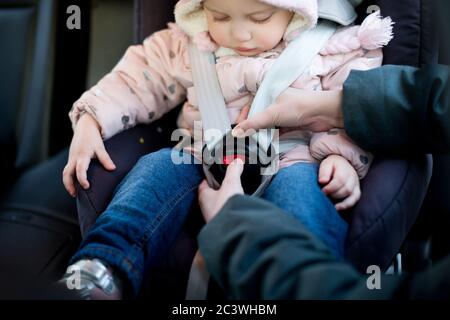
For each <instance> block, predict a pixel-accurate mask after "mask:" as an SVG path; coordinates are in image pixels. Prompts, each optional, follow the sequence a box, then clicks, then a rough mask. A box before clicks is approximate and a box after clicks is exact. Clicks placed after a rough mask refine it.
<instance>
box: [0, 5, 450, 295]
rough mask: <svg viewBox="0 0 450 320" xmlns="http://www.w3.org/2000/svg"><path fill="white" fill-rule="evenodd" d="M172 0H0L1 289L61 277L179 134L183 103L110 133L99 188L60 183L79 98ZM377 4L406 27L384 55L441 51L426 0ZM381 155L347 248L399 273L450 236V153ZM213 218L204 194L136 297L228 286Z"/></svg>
mask: <svg viewBox="0 0 450 320" xmlns="http://www.w3.org/2000/svg"><path fill="white" fill-rule="evenodd" d="M176 2H177V1H176V0H170V1H168V0H134V1H132V0H126V1H123V0H92V1H68V0H58V1H56V0H0V43H1V47H2V50H0V115H1V116H0V122H1V126H0V144H1V150H2V151H1V157H0V168H1V170H2V173H3V174H2V177H3V178H2V179H1V182H0V281H1V283H3V284H4V285H3V286H2V289H0V298H1V297H6V298H7V297H19V298H20V297H21V294H24V293H25V292H26V290H27V285H26V284H25V283H24V278H32V279H38V281H43V282H49V283H50V282H54V281H57V280H58V279H59V278H61V276H62V275H63V274H64V272H65V270H66V268H67V265H68V261H69V259H70V257H71V256H72V255H73V254H74V252H75V250H76V249H77V247H78V246H79V244H80V241H81V239H82V238H83V236H84V235H85V234H86V233H87V232H88V230H89V228H90V227H91V226H92V224H93V223H94V222H95V220H96V218H97V217H98V216H99V215H100V214H101V213H102V212H103V211H104V210H105V208H106V206H107V205H108V203H109V201H110V200H111V197H112V195H113V192H114V190H115V188H116V187H117V185H118V184H119V183H120V181H121V180H122V179H123V178H124V177H125V175H126V174H127V173H128V172H129V171H130V169H131V168H132V167H133V165H134V164H135V163H136V162H137V161H138V160H139V158H140V157H142V156H143V155H145V154H148V153H150V152H153V151H157V150H159V149H161V148H163V147H167V146H173V145H174V144H175V142H171V140H170V137H171V133H172V131H173V130H174V129H175V128H176V119H177V116H178V112H179V110H180V109H179V108H176V109H175V110H173V111H171V112H170V113H168V114H167V115H165V116H164V117H163V118H162V119H160V120H158V121H155V122H154V123H152V124H150V125H138V126H136V127H134V128H132V129H130V130H127V131H125V132H122V133H120V134H118V135H116V136H114V137H112V138H111V139H109V140H107V141H105V147H106V149H107V151H108V153H109V154H110V156H111V158H112V159H113V161H114V162H115V164H116V166H117V169H116V170H115V171H113V172H108V171H106V170H105V169H104V168H103V167H102V166H101V165H100V164H99V162H98V161H96V160H95V159H94V160H93V162H92V163H91V166H90V168H89V171H88V177H89V181H90V182H91V187H90V189H88V190H83V189H82V188H81V187H80V186H78V189H77V191H78V197H77V198H76V199H74V198H72V197H71V196H69V195H68V193H67V192H66V191H65V189H64V186H63V183H62V171H63V168H64V166H65V165H66V163H67V158H68V148H69V145H70V141H71V137H72V128H71V124H70V121H69V118H68V112H69V110H70V109H71V107H72V104H73V102H75V100H77V99H78V98H79V97H80V96H81V94H82V93H83V92H84V91H85V90H87V89H88V88H90V87H91V86H93V85H94V84H95V83H96V82H97V81H98V80H99V79H100V78H101V77H102V76H103V75H105V74H106V73H107V72H108V71H109V70H111V69H112V68H113V67H114V65H115V64H116V63H117V62H118V61H119V59H120V58H121V56H122V55H123V53H124V52H125V50H126V48H127V47H128V46H129V45H132V44H140V43H142V41H143V40H144V39H145V38H146V37H148V36H149V35H151V34H152V33H153V32H155V31H158V30H161V29H163V28H165V26H166V24H167V23H168V22H170V21H173V19H174V18H173V7H174V4H175V3H176ZM72 5H76V6H78V8H79V9H80V12H81V26H80V28H79V29H76V28H75V29H69V28H68V27H67V19H68V18H69V16H70V12H69V11H68V8H69V7H70V6H72ZM377 9H380V10H381V13H382V15H383V16H391V17H392V20H393V21H395V25H394V34H395V35H399V36H395V37H394V39H393V40H392V42H391V43H390V44H389V45H388V46H387V47H386V48H384V62H383V63H384V64H395V65H409V66H415V67H420V66H423V65H425V64H431V63H439V62H443V61H442V60H441V58H440V57H441V53H440V52H439V50H438V42H439V39H437V38H436V35H435V33H433V32H432V30H433V28H434V25H433V24H434V23H435V21H434V20H433V12H432V9H431V5H430V2H427V1H420V0H397V1H389V0H366V1H364V2H363V3H362V4H360V5H359V6H358V7H357V12H358V21H362V20H363V19H364V18H365V17H366V16H367V15H368V14H370V13H372V12H373V11H374V10H377ZM400 35H401V36H400ZM375 159H376V160H375V162H374V164H373V166H372V168H371V170H370V172H369V174H368V176H367V177H366V178H365V179H364V180H363V181H362V198H361V200H360V201H359V203H358V204H357V205H356V206H355V207H354V208H352V209H351V210H349V211H348V212H346V213H345V219H346V220H347V222H348V223H349V226H350V229H349V234H348V238H347V244H346V252H347V253H346V258H347V260H348V261H349V262H350V263H351V264H352V265H353V266H354V267H355V268H356V269H357V270H359V271H360V272H361V273H366V270H367V267H368V266H370V265H378V266H380V267H381V269H382V270H383V271H384V272H386V273H397V274H400V273H412V274H413V273H416V272H419V271H422V270H426V269H427V268H429V267H431V266H432V265H433V263H434V262H435V261H437V260H438V259H439V258H441V257H443V256H444V255H446V254H448V248H450V243H448V242H449V239H448V237H446V236H445V235H446V232H447V229H448V227H449V226H450V212H449V211H450V204H449V199H448V196H447V195H446V194H445V191H446V190H447V188H448V181H450V179H449V178H450V166H449V164H450V158H449V157H448V156H443V155H430V154H428V155H425V154H417V153H414V152H411V154H376V157H375ZM203 224H204V221H203V218H202V216H201V214H200V209H199V207H198V206H195V207H194V208H192V210H191V214H190V215H189V217H188V220H187V221H186V223H185V226H184V228H183V230H182V232H181V234H180V235H179V237H178V239H177V240H176V241H175V242H174V243H173V244H172V246H171V248H170V252H169V254H168V255H167V256H166V257H165V259H164V261H161V263H160V264H158V265H157V266H153V267H152V268H151V269H149V270H148V274H147V275H146V277H145V283H144V285H143V287H142V290H141V291H142V292H141V293H140V296H139V298H140V299H148V298H159V299H161V298H168V299H208V300H209V299H225V298H226V293H225V292H223V291H222V290H221V288H220V287H219V286H218V285H217V284H216V283H215V282H214V281H213V280H212V279H210V278H209V276H208V272H207V270H205V267H204V264H203V263H202V257H201V255H200V254H199V253H198V250H197V241H196V236H197V234H198V232H199V230H200V229H201V228H202V226H203ZM155 288H157V290H155ZM11 290H13V291H14V290H16V291H17V293H15V294H14V293H12V291H11Z"/></svg>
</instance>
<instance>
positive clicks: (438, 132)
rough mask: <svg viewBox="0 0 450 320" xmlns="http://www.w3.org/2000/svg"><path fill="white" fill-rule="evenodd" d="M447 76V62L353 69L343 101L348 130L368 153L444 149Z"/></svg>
mask: <svg viewBox="0 0 450 320" xmlns="http://www.w3.org/2000/svg"><path fill="white" fill-rule="evenodd" d="M449 77H450V71H449V68H448V67H447V66H429V67H425V68H422V69H416V68H412V67H404V66H385V67H382V68H378V69H374V70H370V71H353V72H352V73H351V74H350V76H349V78H348V79H347V81H346V82H345V84H344V91H343V101H342V109H343V114H344V123H345V129H346V131H347V133H348V134H349V136H350V137H351V138H352V139H353V140H355V141H356V142H357V143H358V144H359V145H360V146H362V147H363V148H365V149H368V150H373V151H387V152H434V153H435V152H448V151H449V150H450V93H449V91H450V81H449Z"/></svg>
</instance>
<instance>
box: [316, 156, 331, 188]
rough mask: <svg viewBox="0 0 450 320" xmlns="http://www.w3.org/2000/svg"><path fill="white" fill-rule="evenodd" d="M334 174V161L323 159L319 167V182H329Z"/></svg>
mask: <svg viewBox="0 0 450 320" xmlns="http://www.w3.org/2000/svg"><path fill="white" fill-rule="evenodd" d="M332 176H333V163H332V162H331V161H323V162H322V163H321V164H320V169H319V183H320V184H327V183H329V182H330V180H331V177H332Z"/></svg>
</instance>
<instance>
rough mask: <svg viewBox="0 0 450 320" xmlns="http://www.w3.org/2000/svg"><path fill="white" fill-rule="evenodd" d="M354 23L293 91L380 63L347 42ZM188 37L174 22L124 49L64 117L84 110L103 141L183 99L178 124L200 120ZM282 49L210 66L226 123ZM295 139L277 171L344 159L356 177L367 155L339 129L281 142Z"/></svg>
mask: <svg viewBox="0 0 450 320" xmlns="http://www.w3.org/2000/svg"><path fill="white" fill-rule="evenodd" d="M358 29H359V26H355V27H351V28H347V29H345V30H343V31H340V32H337V33H336V34H335V35H333V37H332V38H331V39H330V40H329V42H328V44H327V46H326V47H325V48H324V49H323V50H322V51H321V54H320V55H319V56H317V57H316V58H315V60H314V62H313V64H312V66H311V68H310V71H309V72H308V73H306V74H304V75H303V76H302V77H300V78H299V79H297V81H296V82H295V83H294V84H293V86H294V87H296V88H302V89H306V90H335V89H338V88H342V85H343V83H344V81H345V79H346V78H347V76H348V74H349V73H350V71H351V70H352V69H358V70H367V69H371V68H375V67H378V66H380V65H381V64H382V51H381V49H375V50H365V49H363V48H361V46H360V45H356V44H355V41H354V37H355V35H356V34H357V32H358ZM187 41H188V40H187V38H186V37H185V36H184V35H182V34H181V33H180V32H179V30H177V28H175V27H174V26H173V25H171V27H170V28H169V29H165V30H162V31H160V32H157V33H155V34H153V35H152V36H150V37H148V38H147V39H146V40H145V41H144V42H143V44H142V45H136V46H131V47H130V48H129V49H128V50H127V52H126V53H125V55H124V57H123V58H122V59H121V60H120V61H119V63H118V64H117V66H116V67H115V68H114V69H113V70H112V71H111V72H110V73H109V74H107V75H106V76H105V77H104V78H103V79H101V80H100V81H99V83H98V84H97V85H95V86H94V87H92V88H91V89H90V90H88V91H86V92H85V93H84V94H83V95H82V96H81V98H80V99H79V100H78V101H76V102H75V103H74V105H73V108H72V110H71V111H70V113H69V116H70V119H71V121H72V125H73V126H75V124H76V122H77V121H78V119H79V117H80V115H81V114H82V113H84V112H87V113H89V114H91V115H92V116H93V117H94V118H95V119H96V120H97V121H98V123H99V124H100V126H101V131H102V136H103V138H104V139H108V138H110V137H111V136H113V135H115V134H117V133H119V132H121V131H123V130H126V129H129V128H131V127H133V126H135V125H136V124H139V123H151V122H153V121H155V120H157V119H159V118H161V117H162V116H163V115H164V114H165V113H167V112H168V111H170V110H171V109H173V108H175V107H176V106H178V105H180V103H182V102H183V101H185V100H186V98H187V102H185V104H184V106H183V108H182V112H181V114H180V118H179V121H178V124H179V126H181V127H184V128H187V129H191V128H192V126H193V121H194V120H199V113H198V111H197V110H196V108H195V106H196V105H197V99H196V97H195V92H194V88H193V83H192V75H191V71H190V62H189V55H188V52H187ZM284 47H285V44H284V43H282V44H280V45H279V46H278V47H277V48H275V49H274V50H272V51H270V52H265V53H263V54H261V55H260V56H258V57H243V56H224V57H221V58H219V59H218V61H217V72H218V76H219V80H220V84H221V88H222V92H223V95H224V98H225V101H226V105H227V108H228V114H229V117H230V119H231V121H232V122H234V121H235V120H236V118H237V116H238V115H239V113H240V111H241V109H242V108H243V107H244V106H245V105H249V104H251V102H252V99H253V97H254V94H255V93H256V91H257V88H258V86H259V84H260V83H261V81H262V80H263V78H264V75H265V74H266V72H267V70H269V68H270V67H271V65H272V64H273V63H274V61H275V59H276V58H277V57H278V56H279V55H280V53H281V52H282V50H283V48H284ZM292 136H297V137H298V136H301V137H302V138H303V139H305V140H306V141H307V142H309V146H308V144H306V145H305V144H299V145H298V146H297V147H296V148H295V149H293V150H292V151H290V152H288V153H287V154H285V155H282V158H281V162H280V164H281V167H285V166H288V165H291V164H293V163H296V162H299V161H303V162H317V161H321V160H323V159H324V158H325V157H327V156H328V155H331V154H339V155H342V156H343V157H345V158H346V159H347V160H349V161H350V163H351V164H352V165H353V166H354V168H355V170H356V171H357V172H358V175H359V176H360V178H363V177H364V176H365V175H366V173H367V171H368V169H369V166H370V163H371V161H372V156H371V155H370V154H368V153H367V152H365V151H364V150H361V149H360V148H359V147H358V146H356V145H355V144H353V143H352V141H351V140H350V139H349V138H348V137H347V136H346V134H345V132H344V131H343V130H331V131H330V132H328V133H316V134H312V133H310V132H304V131H300V130H292V129H290V130H286V132H285V133H283V134H282V135H281V136H280V139H285V138H290V137H292Z"/></svg>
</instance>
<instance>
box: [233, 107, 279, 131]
mask: <svg viewBox="0 0 450 320" xmlns="http://www.w3.org/2000/svg"><path fill="white" fill-rule="evenodd" d="M277 119H278V115H277V113H276V111H274V108H270V107H269V108H267V109H266V110H265V111H263V112H261V113H258V114H256V115H254V116H252V117H251V118H250V119H247V120H244V121H242V122H241V123H239V124H238V125H237V126H236V127H235V128H234V129H233V132H232V134H233V136H235V137H236V138H244V137H248V136H251V135H253V134H254V133H255V131H256V130H259V129H266V128H273V127H276V126H278V123H277V122H278V120H277Z"/></svg>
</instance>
